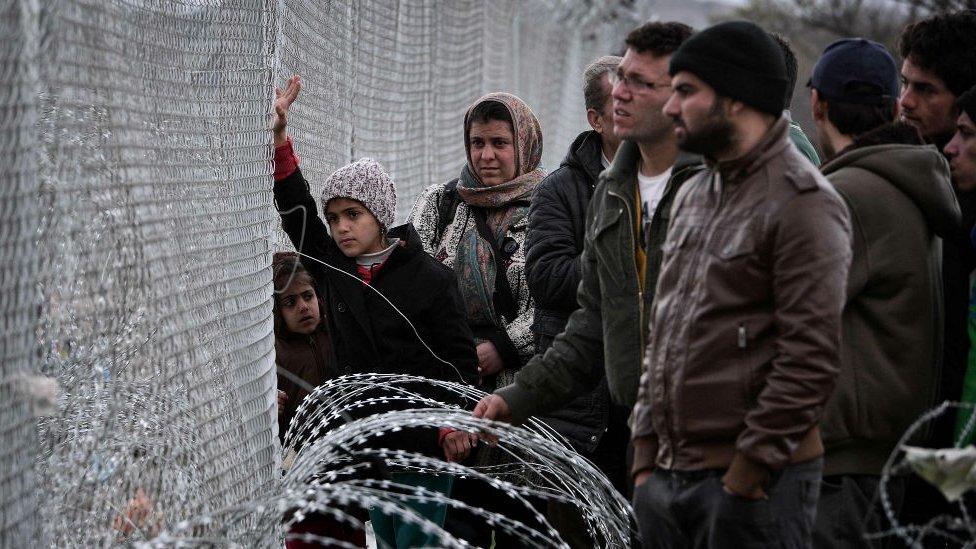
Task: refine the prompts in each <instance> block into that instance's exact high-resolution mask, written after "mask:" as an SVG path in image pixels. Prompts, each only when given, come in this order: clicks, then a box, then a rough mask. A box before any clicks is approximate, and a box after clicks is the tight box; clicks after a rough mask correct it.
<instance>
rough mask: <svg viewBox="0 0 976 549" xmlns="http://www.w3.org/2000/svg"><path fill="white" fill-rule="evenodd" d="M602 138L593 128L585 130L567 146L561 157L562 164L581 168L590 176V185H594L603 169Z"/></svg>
mask: <svg viewBox="0 0 976 549" xmlns="http://www.w3.org/2000/svg"><path fill="white" fill-rule="evenodd" d="M602 157H603V138H601V137H600V134H598V133H596V131H594V130H588V131H585V132H583V133H581V134H579V135H578V136H576V139H575V140H574V141H573V144H572V145H570V146H569V152H567V153H566V158H565V159H563V162H562V164H561V165H562V166H569V167H572V168H576V169H579V170H582V171H583V172H585V173H586V175H587V176H589V178H590V185H591V186H592V185H595V184H596V181H597V179H599V177H600V172H602V171H603V163H602V162H601V161H600V160H601V158H602Z"/></svg>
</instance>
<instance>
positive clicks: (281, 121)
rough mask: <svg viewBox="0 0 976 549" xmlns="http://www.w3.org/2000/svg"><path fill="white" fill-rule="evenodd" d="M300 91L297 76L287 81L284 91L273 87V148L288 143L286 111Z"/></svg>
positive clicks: (299, 82) (300, 83)
mask: <svg viewBox="0 0 976 549" xmlns="http://www.w3.org/2000/svg"><path fill="white" fill-rule="evenodd" d="M300 91H302V79H301V77H299V76H298V75H297V74H296V75H294V76H292V77H291V78H289V79H288V84H287V85H286V86H285V89H284V91H282V90H281V88H278V87H275V103H274V113H273V114H272V115H271V116H272V118H271V133H273V134H274V144H275V147H279V146H281V145H284V144H285V143H287V141H288V134H287V133H285V128H286V127H287V126H288V109H290V108H291V104H292V103H294V102H295V99H296V98H297V97H298V92H300Z"/></svg>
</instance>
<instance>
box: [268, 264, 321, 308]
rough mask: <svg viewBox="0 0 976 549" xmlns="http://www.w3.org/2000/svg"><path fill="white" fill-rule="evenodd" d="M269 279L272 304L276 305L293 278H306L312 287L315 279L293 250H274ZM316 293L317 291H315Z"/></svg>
mask: <svg viewBox="0 0 976 549" xmlns="http://www.w3.org/2000/svg"><path fill="white" fill-rule="evenodd" d="M271 272H272V275H271V280H272V283H273V284H274V304H275V307H277V306H278V297H279V295H280V294H281V293H282V292H284V291H285V290H287V289H288V286H290V285H291V283H292V281H294V280H306V281H307V282H308V283H309V284H311V285H312V287H314V286H315V279H314V278H312V275H311V273H309V272H308V270H307V269H306V268H305V265H302V262H301V261H300V260H299V259H298V254H296V253H295V252H275V254H274V258H273V259H272V260H271ZM316 293H318V292H316Z"/></svg>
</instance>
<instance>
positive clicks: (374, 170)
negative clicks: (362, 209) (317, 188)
mask: <svg viewBox="0 0 976 549" xmlns="http://www.w3.org/2000/svg"><path fill="white" fill-rule="evenodd" d="M333 198H351V199H353V200H357V201H359V202H361V203H362V204H363V206H366V208H367V209H368V210H369V211H370V212H371V213H372V214H373V215H374V216H376V219H377V221H379V222H380V225H382V226H383V227H385V228H387V229H389V228H390V227H392V226H393V219H394V217H395V216H396V206H397V195H396V185H394V184H393V178H392V177H390V174H388V173H386V171H385V170H384V169H383V166H381V165H380V163H379V162H377V161H375V160H373V159H372V158H360V159H359V160H357V161H355V162H353V163H352V164H347V165H345V166H343V167H341V168H339V169H338V170H336V171H335V172H334V173H333V174H332V175H330V176H329V179H327V180H326V181H325V189H324V190H323V191H322V210H325V209H326V208H327V207H328V206H329V201H330V200H332V199H333Z"/></svg>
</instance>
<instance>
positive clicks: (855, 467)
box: [808, 38, 961, 548]
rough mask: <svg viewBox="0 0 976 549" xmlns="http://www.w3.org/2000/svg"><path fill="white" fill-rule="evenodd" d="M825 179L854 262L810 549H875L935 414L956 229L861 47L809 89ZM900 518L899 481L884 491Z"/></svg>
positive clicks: (942, 179)
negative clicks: (910, 449) (945, 280)
mask: <svg viewBox="0 0 976 549" xmlns="http://www.w3.org/2000/svg"><path fill="white" fill-rule="evenodd" d="M808 85H809V87H810V88H811V92H810V95H811V101H810V102H811V105H812V109H813V119H814V122H815V123H816V125H817V132H818V133H819V135H820V138H821V140H822V143H821V144H822V147H823V150H824V151H825V152H826V153H827V155H828V160H827V162H826V163H825V164H824V165H823V166H822V168H821V171H822V172H823V173H824V175H825V176H826V177H827V179H828V180H829V181H830V182H831V183H832V184H833V185H834V188H835V189H836V190H837V192H838V193H840V195H841V197H842V198H843V199H844V202H845V203H846V204H847V208H848V209H849V210H850V213H851V224H852V229H853V231H852V232H853V254H854V255H853V259H852V262H851V268H850V272H849V274H848V279H847V302H846V307H845V309H844V315H843V332H842V337H841V340H842V346H841V373H840V377H839V378H838V382H837V388H836V389H835V391H834V394H833V395H832V396H831V398H830V400H829V401H828V403H827V408H826V410H825V411H824V417H823V420H822V421H821V432H822V434H823V441H824V447H825V450H826V452H825V455H824V478H823V482H822V484H821V488H820V503H819V507H818V512H817V521H816V526H815V529H814V545H815V546H816V547H824V548H828V547H879V546H886V543H896V542H897V541H898V540H897V539H885V540H873V541H870V542H869V541H868V540H866V539H865V538H864V534H866V533H876V532H883V531H885V530H887V529H888V528H890V526H889V525H887V524H885V523H884V514H883V511H882V510H881V507H880V505H878V504H876V503H875V502H877V500H876V498H875V495H876V493H877V491H878V484H879V482H880V480H881V477H880V475H881V470H882V468H883V467H884V464H885V462H886V461H887V459H888V456H889V455H890V454H891V452H892V451H893V450H894V449H895V447H896V446H897V445H898V441H899V439H900V438H901V436H902V434H903V433H904V432H905V430H906V429H907V428H908V427H909V426H910V425H911V424H912V422H913V421H915V419H916V418H917V417H918V416H919V415H921V414H922V413H923V412H924V411H925V410H927V409H928V408H930V407H931V406H933V405H934V404H935V402H934V398H935V393H936V388H937V385H938V380H939V368H940V365H941V360H940V359H941V356H942V325H943V311H942V299H941V286H942V280H941V277H940V266H941V257H942V255H941V252H942V246H941V240H940V238H939V237H945V236H946V235H949V234H951V233H952V232H953V231H955V230H958V227H959V224H960V222H961V215H960V212H959V204H958V203H957V202H956V198H955V196H954V194H953V191H952V184H951V183H950V181H949V167H948V165H947V164H946V162H945V160H944V159H943V158H942V155H941V154H940V153H939V151H938V149H936V148H935V147H933V146H925V145H924V141H923V140H922V137H921V135H920V134H919V132H918V130H917V129H916V128H915V127H914V126H912V125H910V124H908V123H906V122H895V117H896V102H897V99H898V90H899V86H898V68H897V66H896V65H895V60H894V59H893V58H892V57H891V55H890V54H889V53H888V51H887V50H886V49H885V48H884V46H882V45H881V44H878V43H876V42H872V41H869V40H865V39H863V38H850V39H844V40H838V41H837V42H834V43H833V44H831V45H829V46H827V48H826V49H825V50H824V52H823V55H822V56H821V57H820V60H819V61H818V62H817V65H816V66H815V67H814V69H813V77H812V78H811V79H810V82H809V84H808ZM886 492H887V494H888V496H889V497H890V498H891V502H892V504H893V505H894V506H895V509H896V511H897V510H898V508H899V507H900V506H901V503H902V501H903V497H904V492H905V478H904V477H893V478H892V479H891V480H890V481H889V483H888V487H887V490H886Z"/></svg>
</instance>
